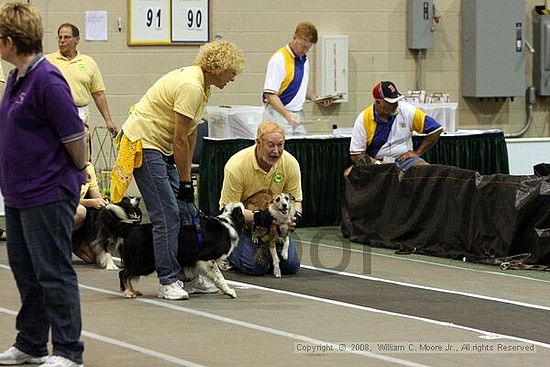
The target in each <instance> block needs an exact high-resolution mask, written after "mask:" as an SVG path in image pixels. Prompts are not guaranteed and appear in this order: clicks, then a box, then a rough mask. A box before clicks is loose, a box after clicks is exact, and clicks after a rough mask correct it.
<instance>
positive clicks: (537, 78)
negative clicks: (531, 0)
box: [533, 15, 550, 96]
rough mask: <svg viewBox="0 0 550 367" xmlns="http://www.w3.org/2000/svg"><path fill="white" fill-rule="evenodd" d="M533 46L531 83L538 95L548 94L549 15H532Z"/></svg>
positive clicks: (549, 57) (549, 91)
mask: <svg viewBox="0 0 550 367" xmlns="http://www.w3.org/2000/svg"><path fill="white" fill-rule="evenodd" d="M533 47H534V48H535V54H534V55H533V56H534V59H533V85H534V86H535V89H536V90H537V93H538V95H539V96H550V15H538V16H536V17H534V23H533Z"/></svg>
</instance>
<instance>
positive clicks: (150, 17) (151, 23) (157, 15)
mask: <svg viewBox="0 0 550 367" xmlns="http://www.w3.org/2000/svg"><path fill="white" fill-rule="evenodd" d="M145 16H146V23H145V24H146V25H147V27H148V28H151V27H153V28H156V29H161V24H162V23H161V20H162V18H161V17H162V10H161V9H160V8H147V11H146V12H145Z"/></svg>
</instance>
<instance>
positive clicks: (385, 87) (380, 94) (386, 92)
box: [372, 81, 405, 103]
mask: <svg viewBox="0 0 550 367" xmlns="http://www.w3.org/2000/svg"><path fill="white" fill-rule="evenodd" d="M372 96H373V97H374V99H383V100H385V101H386V102H388V103H396V102H398V101H399V100H401V99H403V98H405V97H404V96H402V95H401V93H399V91H398V90H397V87H396V86H395V84H394V83H393V82H390V81H382V82H378V83H376V85H375V86H374V88H372Z"/></svg>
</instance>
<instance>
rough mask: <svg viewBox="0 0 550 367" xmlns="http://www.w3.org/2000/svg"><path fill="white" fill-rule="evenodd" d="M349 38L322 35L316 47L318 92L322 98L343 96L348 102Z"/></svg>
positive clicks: (342, 100) (343, 99)
mask: <svg viewBox="0 0 550 367" xmlns="http://www.w3.org/2000/svg"><path fill="white" fill-rule="evenodd" d="M348 73H349V68H348V36H346V35H332V36H330V35H321V36H320V37H319V42H317V45H316V73H315V74H316V82H317V85H316V88H315V89H316V91H317V93H318V94H319V95H320V96H331V95H336V94H342V95H343V98H342V99H340V100H338V101H337V102H347V101H348Z"/></svg>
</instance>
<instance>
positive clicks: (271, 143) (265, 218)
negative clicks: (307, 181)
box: [220, 121, 302, 275]
mask: <svg viewBox="0 0 550 367" xmlns="http://www.w3.org/2000/svg"><path fill="white" fill-rule="evenodd" d="M284 144H285V132H284V129H283V128H282V127H281V125H279V124H277V123H276V122H273V121H266V122H262V123H261V124H260V125H259V126H258V130H257V134H256V144H255V145H253V146H251V147H248V148H245V149H243V150H241V151H239V152H237V153H235V154H234V155H233V156H232V157H231V158H230V159H229V160H228V161H227V163H226V165H225V168H224V179H223V187H222V192H221V197H220V208H221V207H224V206H225V205H226V204H227V203H230V202H235V201H242V202H244V201H246V199H248V198H250V197H251V196H252V195H254V194H256V193H258V192H260V191H267V192H270V193H271V194H273V195H277V194H280V193H288V194H292V195H293V196H294V198H295V200H296V210H297V212H298V213H301V212H302V183H301V174H300V164H299V163H298V161H297V160H296V158H294V157H293V156H292V155H291V154H290V153H289V152H286V151H285V150H284ZM298 216H299V215H298ZM294 220H296V218H294ZM245 222H246V224H247V225H249V227H251V226H257V227H263V228H269V227H270V226H271V224H272V222H273V217H272V216H271V214H270V213H269V211H268V210H261V211H256V212H252V211H250V210H245ZM289 227H291V228H292V229H294V228H295V227H296V222H295V221H293V222H291V223H289ZM257 251H258V246H257V245H256V244H255V243H253V241H252V235H251V233H250V231H249V230H244V231H243V233H242V235H241V237H240V239H239V245H238V246H237V248H235V250H233V252H232V253H231V255H230V256H229V262H230V264H231V265H232V266H234V267H235V268H236V269H238V270H240V271H241V272H243V273H245V274H250V275H264V274H266V273H270V272H273V267H272V261H266V262H265V263H263V264H257V263H256V252H257ZM280 251H281V245H280V244H277V252H278V253H279V252H280ZM280 269H281V273H282V274H295V273H297V272H298V271H299V270H300V258H299V256H298V252H297V250H296V246H295V244H294V242H293V241H292V239H291V240H290V245H289V249H288V258H287V259H286V260H283V259H281V261H280Z"/></svg>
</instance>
